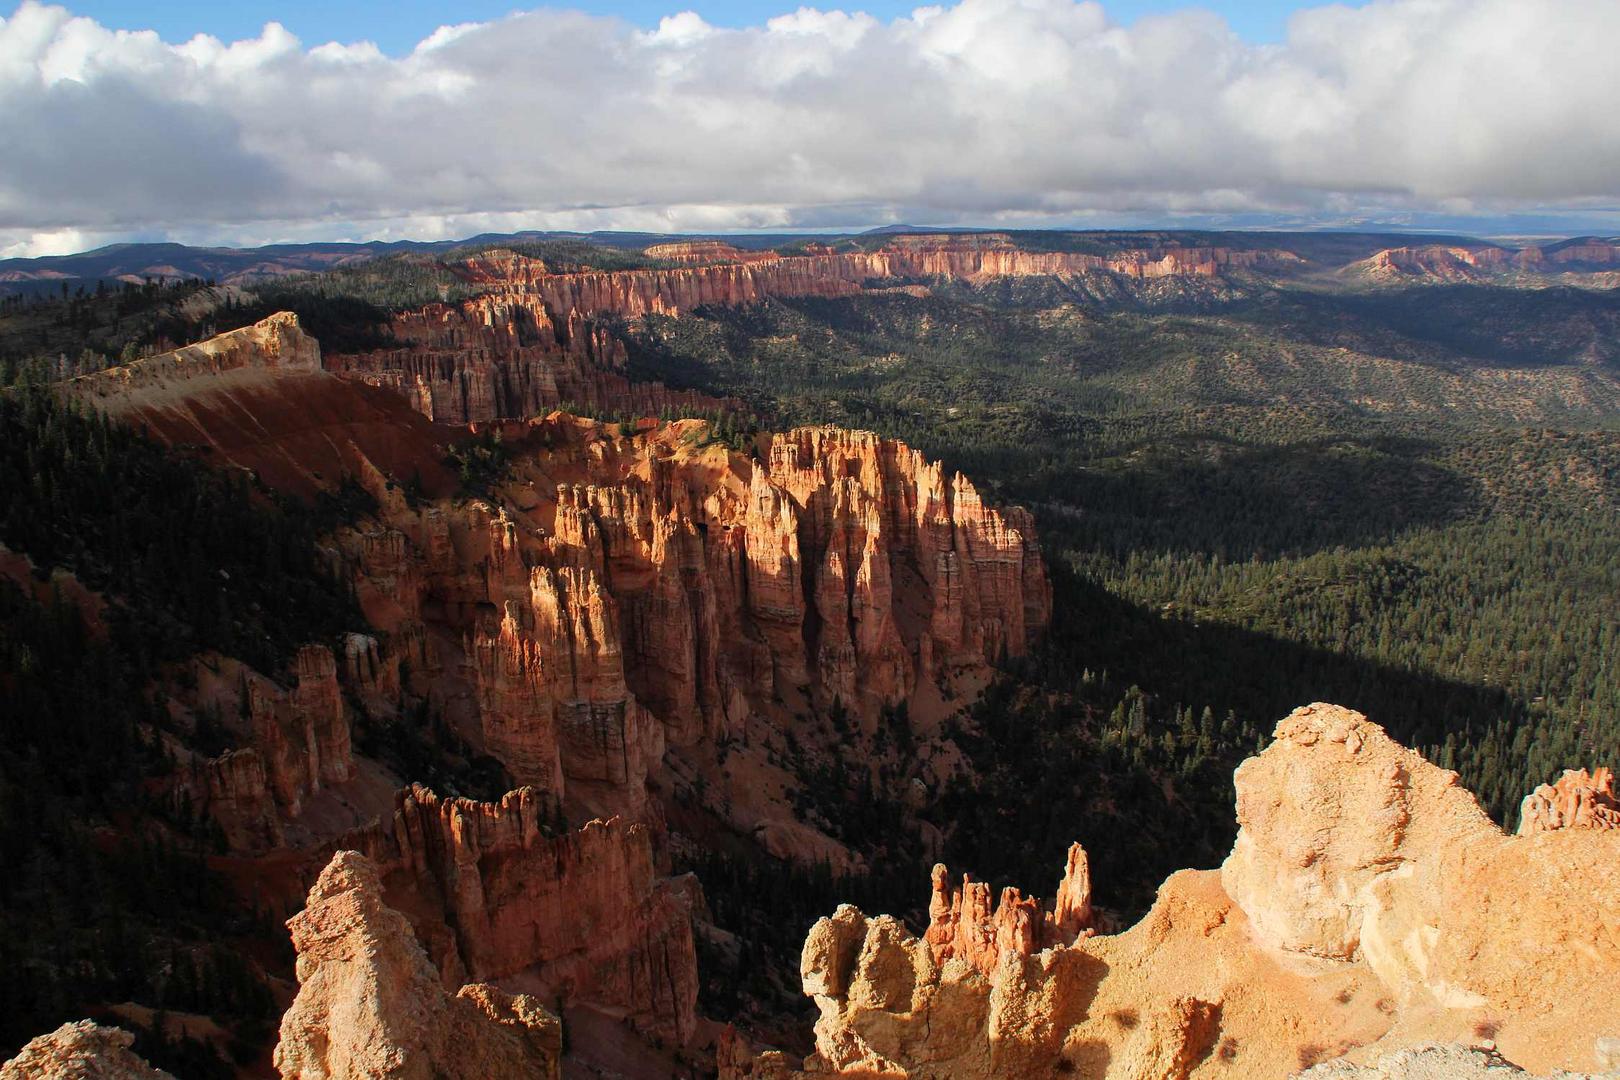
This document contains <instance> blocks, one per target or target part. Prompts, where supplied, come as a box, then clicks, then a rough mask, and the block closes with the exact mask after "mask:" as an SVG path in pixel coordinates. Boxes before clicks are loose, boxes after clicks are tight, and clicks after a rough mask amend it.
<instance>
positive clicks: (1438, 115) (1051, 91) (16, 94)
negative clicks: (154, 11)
mask: <svg viewBox="0 0 1620 1080" xmlns="http://www.w3.org/2000/svg"><path fill="white" fill-rule="evenodd" d="M1615 41H1620V4H1617V3H1612V2H1607V0H1605V2H1602V3H1599V2H1594V0H1384V2H1374V3H1370V4H1367V5H1365V6H1363V7H1359V8H1349V7H1344V6H1339V5H1333V6H1326V7H1320V8H1312V9H1307V10H1303V11H1301V12H1299V13H1298V14H1296V15H1295V17H1294V18H1293V20H1292V22H1291V23H1290V27H1289V32H1288V36H1287V39H1286V41H1285V42H1283V43H1281V44H1276V45H1254V44H1250V43H1247V42H1245V41H1243V40H1242V39H1240V38H1239V37H1237V36H1236V35H1235V34H1234V33H1233V32H1232V31H1231V30H1230V28H1229V27H1228V26H1227V25H1226V23H1225V22H1224V21H1223V20H1222V19H1220V18H1219V17H1218V16H1215V15H1213V14H1210V13H1208V12H1204V11H1199V10H1196V9H1189V10H1186V11H1182V12H1179V13H1175V14H1170V15H1164V16H1158V17H1152V18H1144V19H1141V20H1139V21H1137V22H1135V23H1134V24H1132V25H1131V26H1129V27H1124V26H1121V25H1119V24H1117V23H1116V22H1114V21H1113V20H1111V19H1110V17H1109V13H1108V11H1107V9H1106V7H1105V6H1104V5H1102V4H1098V3H1094V2H1083V3H1075V2H1072V0H960V2H958V3H956V4H954V5H950V6H934V7H920V8H918V9H917V10H916V11H914V12H913V13H912V14H911V15H910V16H909V17H906V18H900V19H896V20H893V21H891V22H881V21H878V20H876V19H873V18H871V17H869V16H866V15H863V14H858V13H855V14H851V13H846V12H843V11H822V10H816V9H812V8H802V9H800V10H798V11H796V12H793V13H791V14H785V15H781V16H778V17H776V18H773V19H770V20H769V21H768V22H766V23H764V24H763V25H760V26H756V27H751V28H744V29H725V28H719V27H715V26H711V25H709V24H707V23H705V22H704V21H703V20H702V19H701V18H699V17H698V16H697V15H694V14H692V13H690V12H685V13H678V12H672V13H671V15H670V16H669V17H667V18H665V19H664V20H663V21H662V22H661V23H660V24H659V25H658V27H657V28H656V29H653V30H642V29H640V28H637V27H635V26H632V25H631V24H629V23H626V22H622V21H619V20H615V19H605V18H596V17H591V16H586V15H583V14H580V13H577V12H570V11H563V10H549V9H547V10H537V11H533V12H528V13H521V14H515V15H512V16H509V17H507V18H504V19H501V20H498V21H495V22H491V23H475V24H463V25H459V26H455V27H445V28H442V29H440V30H439V31H437V32H435V33H434V34H433V35H431V36H430V37H429V38H427V39H426V40H424V41H423V42H422V43H421V44H420V45H418V46H417V47H416V48H415V49H414V50H413V51H411V52H410V53H409V54H407V55H404V56H401V57H397V58H391V57H388V56H385V55H383V54H382V53H381V52H380V51H378V50H377V49H376V48H375V47H374V46H372V45H370V44H368V43H358V44H351V45H343V44H337V43H330V44H320V45H317V46H314V47H310V46H307V45H306V44H304V43H301V42H299V41H298V40H297V39H296V38H295V37H293V35H291V34H290V33H289V32H288V31H287V30H285V29H284V28H282V27H281V26H279V25H277V24H274V23H272V24H270V25H267V26H266V27H265V28H264V30H263V32H262V33H261V34H260V35H259V36H258V37H257V38H253V39H250V40H246V41H237V42H231V43H226V42H221V41H218V40H215V39H213V38H210V37H207V36H199V37H196V38H194V39H192V40H191V41H187V42H183V43H179V44H175V43H169V42H164V41H162V40H161V39H160V38H159V37H158V36H157V35H155V34H152V33H146V32H140V33H131V32H124V31H115V30H110V29H107V28H105V27H103V26H100V25H98V24H97V23H95V22H94V21H92V20H90V19H86V18H78V17H74V16H73V15H72V13H71V12H70V11H68V10H67V9H64V8H61V7H52V6H43V5H40V4H38V3H35V2H33V0H29V2H26V3H24V4H22V6H21V7H19V8H18V9H17V11H16V12H15V13H14V14H13V15H12V16H11V17H10V18H8V19H4V20H0V146H3V147H4V153H3V154H0V250H5V249H11V250H19V251H20V250H30V251H32V250H37V249H39V248H40V246H41V245H49V244H50V243H52V240H51V239H50V238H51V237H75V238H80V239H82V238H85V237H93V236H118V235H130V234H142V235H155V234H163V235H169V236H174V237H177V238H185V239H190V240H193V241H196V240H208V239H211V238H229V239H232V240H237V241H241V240H269V239H296V238H300V237H314V236H321V237H327V238H330V237H332V236H334V235H349V236H382V237H389V236H401V235H413V236H424V237H426V236H433V235H439V234H442V235H457V234H465V233H467V232H472V231H478V229H479V228H483V227H489V228H524V227H529V228H535V227H540V228H609V227H611V228H630V229H649V230H660V231H674V230H719V229H730V228H766V227H809V226H817V225H820V226H848V225H857V224H871V223H881V222H884V221H893V220H902V219H905V220H914V219H921V220H925V221H929V222H934V223H946V222H952V221H974V222H991V221H999V222H1010V223H1019V222H1035V221H1042V220H1054V219H1074V218H1083V217H1084V216H1085V215H1096V214H1099V213H1101V214H1109V213H1112V214H1124V213H1148V214H1163V215H1169V214H1243V213H1278V214H1288V215H1299V216H1304V217H1311V216H1313V215H1314V216H1319V217H1322V216H1338V215H1357V214H1375V215H1377V214H1383V215H1389V214H1397V213H1402V212H1412V211H1434V212H1445V213H1449V214H1467V213H1470V212H1482V211H1491V212H1501V211H1513V210H1537V211H1546V210H1549V209H1551V210H1560V209H1564V210H1581V209H1589V210H1590V209H1601V208H1607V207H1612V206H1614V205H1616V204H1620V109H1617V108H1616V107H1615V102H1616V101H1620V65H1617V64H1615V63H1614V62H1613V59H1612V55H1611V51H1612V47H1613V43H1614V42H1615Z"/></svg>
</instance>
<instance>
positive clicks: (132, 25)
mask: <svg viewBox="0 0 1620 1080" xmlns="http://www.w3.org/2000/svg"><path fill="white" fill-rule="evenodd" d="M927 2H938V0H927ZM68 6H69V7H70V8H71V9H72V10H73V12H74V13H75V14H79V15H88V16H90V17H91V18H93V19H95V20H96V21H98V22H100V23H102V24H103V25H105V26H109V27H115V28H118V29H123V30H136V29H139V30H156V31H157V32H158V33H160V34H161V35H162V36H163V38H164V39H165V40H167V41H171V42H179V41H184V40H185V39H187V38H190V37H191V36H192V35H194V34H197V33H199V32H201V33H208V34H212V35H214V36H215V37H217V38H221V39H223V40H226V41H230V40H236V39H241V38H246V37H253V36H255V35H257V34H258V32H259V30H260V28H261V27H263V26H264V24H265V23H267V22H270V21H276V22H279V23H281V24H282V25H283V26H285V27H287V29H289V30H291V31H292V32H293V33H294V34H296V35H298V37H299V38H300V39H302V40H303V42H304V43H305V44H306V45H316V44H321V43H323V42H326V41H340V42H344V43H349V42H354V41H362V40H364V41H372V42H375V43H376V44H377V45H378V46H380V47H381V48H382V50H383V51H384V52H386V53H389V54H390V55H396V56H397V55H399V54H400V53H403V52H407V51H409V50H410V49H411V48H412V47H413V46H414V45H415V44H416V43H417V42H418V41H420V40H422V39H423V38H424V37H426V36H427V35H428V34H431V33H432V32H433V31H434V30H435V29H437V28H438V27H440V26H442V25H445V24H449V23H462V22H476V21H483V20H487V19H494V18H499V17H500V16H502V15H505V14H507V13H509V12H511V11H514V10H528V9H530V8H535V7H541V6H543V5H541V4H525V3H510V2H505V0H462V2H460V3H453V4H451V3H443V2H434V0H364V2H348V3H321V2H319V0H275V2H271V3H265V2H261V0H233V2H225V3H222V2H220V0H167V2H163V3H153V2H152V0H70V2H69V3H68ZM544 6H552V7H564V8H575V9H578V10H582V11H586V12H589V13H591V14H593V15H618V16H621V17H623V18H625V19H628V20H630V21H631V22H635V23H639V24H642V25H646V26H652V25H655V24H656V23H657V22H658V20H659V19H660V18H661V17H663V16H665V15H672V14H674V13H676V12H678V11H684V10H691V11H696V12H697V13H698V14H699V15H701V16H703V18H704V19H705V20H706V21H708V22H710V23H712V24H714V25H716V26H747V25H753V24H757V23H761V22H764V21H765V20H766V19H769V18H771V17H772V16H774V15H780V14H782V13H784V12H787V11H792V10H794V9H796V8H797V7H799V6H801V5H800V4H797V3H794V2H793V0H781V2H780V3H775V4H772V3H747V2H742V0H686V2H683V0H581V2H578V3H559V4H553V5H544ZM803 6H809V7H820V8H823V9H826V10H833V9H838V8H842V9H843V10H846V11H865V12H867V13H868V14H870V15H874V16H876V17H878V18H883V19H888V18H893V17H895V16H897V15H904V14H908V13H909V12H910V11H911V10H912V9H913V8H915V7H920V6H923V0H918V2H907V0H870V2H857V3H837V2H830V0H829V2H821V3H810V4H805V5H803ZM1195 6H1196V7H1200V8H1204V9H1206V10H1210V11H1215V12H1218V13H1220V14H1221V15H1222V16H1223V17H1225V19H1226V21H1227V22H1228V23H1230V24H1231V26H1232V28H1233V29H1234V30H1236V31H1237V32H1238V33H1239V34H1241V35H1242V36H1243V37H1244V38H1245V39H1246V40H1248V41H1251V42H1257V43H1259V42H1272V41H1281V40H1282V39H1283V37H1284V35H1285V33H1286V30H1287V25H1288V16H1289V15H1290V14H1291V13H1292V12H1294V11H1295V10H1296V9H1298V8H1301V7H1305V6H1306V5H1305V4H1303V3H1300V2H1298V0H1204V2H1201V3H1197V4H1191V3H1187V2H1186V0H1107V2H1106V3H1105V4H1104V7H1105V8H1106V9H1107V10H1108V13H1109V15H1110V16H1112V17H1113V18H1114V19H1115V20H1117V21H1119V22H1122V23H1127V24H1128V23H1130V22H1133V21H1134V20H1135V19H1137V18H1139V17H1140V16H1142V15H1150V14H1157V13H1162V12H1168V11H1176V10H1178V9H1182V8H1187V7H1195Z"/></svg>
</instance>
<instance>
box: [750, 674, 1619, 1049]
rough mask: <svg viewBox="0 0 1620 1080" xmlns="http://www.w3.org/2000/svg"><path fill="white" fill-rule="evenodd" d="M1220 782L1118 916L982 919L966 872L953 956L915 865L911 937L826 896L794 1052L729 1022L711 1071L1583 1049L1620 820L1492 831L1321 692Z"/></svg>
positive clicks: (1447, 781) (1602, 1014)
mask: <svg viewBox="0 0 1620 1080" xmlns="http://www.w3.org/2000/svg"><path fill="white" fill-rule="evenodd" d="M1236 786H1237V792H1238V819H1239V823H1240V826H1241V828H1240V831H1239V834H1238V839H1237V842H1236V845H1235V846H1234V849H1233V852H1232V855H1231V856H1230V858H1228V859H1227V861H1226V863H1225V864H1224V865H1223V867H1222V868H1221V870H1220V871H1219V872H1218V873H1217V872H1213V871H1202V872H1199V871H1183V872H1181V873H1178V874H1175V875H1173V876H1172V877H1170V878H1169V879H1168V880H1167V881H1166V882H1165V884H1164V885H1163V887H1162V888H1161V889H1160V891H1159V897H1158V900H1157V902H1156V903H1155V904H1154V906H1153V908H1152V910H1151V911H1150V912H1149V913H1148V914H1147V916H1145V917H1144V918H1143V920H1142V921H1141V922H1140V923H1138V924H1137V925H1136V926H1135V927H1132V928H1131V929H1130V930H1127V931H1125V932H1123V933H1120V934H1116V935H1094V936H1086V935H1082V936H1079V937H1077V938H1076V939H1075V940H1074V941H1073V943H1072V944H1068V945H1065V944H1063V943H1062V940H1061V938H1059V939H1058V941H1057V942H1056V943H1055V944H1053V945H1051V946H1050V947H1044V948H1043V947H1040V942H1039V941H1038V939H1036V940H1032V939H1035V938H1036V935H1035V934H1034V933H1032V932H1031V930H1030V929H1029V928H1032V927H1033V926H1034V925H1036V923H1035V918H1034V913H1035V911H1036V910H1039V909H1035V908H1033V907H1032V906H1031V905H1029V904H1028V903H1027V902H1025V901H1023V900H1022V898H1021V897H1019V896H1016V895H1014V896H1011V897H1009V898H1007V902H1004V903H1003V904H1002V906H1001V909H1000V910H999V911H998V912H996V913H991V914H990V915H989V916H988V918H986V917H985V915H984V912H983V911H982V910H980V909H983V908H987V907H988V894H986V895H985V896H984V897H983V898H976V899H975V900H974V901H973V903H972V904H969V903H968V902H967V901H966V900H961V901H960V902H959V900H958V895H965V894H966V892H967V890H966V889H964V890H963V893H962V894H957V895H951V898H950V901H949V904H948V907H949V908H950V911H951V914H952V916H953V917H954V918H957V919H959V918H960V917H959V916H956V915H955V913H956V912H957V911H958V910H959V909H960V910H967V909H969V908H972V909H974V910H975V911H977V912H978V913H977V914H976V915H975V916H974V918H972V919H971V920H968V922H970V924H971V925H972V926H973V927H974V928H975V931H974V935H970V940H972V941H974V942H975V943H976V946H977V947H976V948H966V949H961V950H958V949H957V948H956V947H955V943H956V942H957V941H958V940H960V939H961V937H962V935H961V933H960V932H959V931H958V930H957V929H956V926H955V925H952V924H951V921H950V920H947V919H945V918H942V917H939V916H940V915H941V914H942V913H943V911H944V909H945V908H946V907H947V905H946V904H945V903H944V902H943V901H942V899H941V897H942V895H946V894H944V893H943V890H942V889H941V888H940V886H939V884H938V883H937V882H936V897H935V905H934V906H935V909H936V919H935V923H934V926H933V927H931V929H930V933H929V935H927V936H925V937H924V938H922V939H919V938H916V937H914V936H912V935H911V934H910V933H909V932H908V931H907V930H906V929H905V927H904V926H903V925H901V924H900V923H899V922H897V921H896V920H894V919H891V918H889V917H887V916H879V917H876V918H868V917H867V916H865V915H863V914H862V913H861V912H859V911H858V910H856V909H854V908H852V907H849V906H845V907H842V908H840V909H839V910H838V912H837V914H835V915H833V916H832V917H830V918H827V919H823V920H822V921H821V922H819V923H818V924H817V925H816V926H815V928H814V929H813V930H812V931H811V933H810V936H809V938H808V940H807V941H806V944H805V949H804V956H803V965H802V973H803V980H804V989H805V993H806V994H807V995H809V996H811V997H812V998H813V999H814V1000H815V1002H816V1005H817V1008H818V1010H819V1012H820V1019H819V1020H818V1022H817V1024H816V1049H817V1052H816V1054H815V1056H813V1057H812V1058H810V1059H809V1060H808V1061H806V1062H805V1063H804V1064H803V1066H802V1067H799V1066H797V1065H793V1064H791V1063H789V1062H788V1061H787V1060H786V1059H785V1058H783V1057H782V1056H781V1055H779V1054H774V1055H773V1054H766V1055H762V1056H758V1057H751V1056H749V1055H747V1054H745V1053H741V1052H739V1051H738V1049H737V1046H736V1044H735V1041H733V1043H732V1045H730V1046H729V1047H728V1048H727V1054H726V1055H725V1057H724V1059H725V1060H726V1062H727V1064H726V1075H730V1076H758V1077H768V1076H776V1077H788V1076H801V1075H802V1076H825V1075H847V1076H857V1075H858V1076H885V1077H911V1078H919V1080H920V1078H941V1080H943V1078H945V1077H952V1078H963V1077H992V1076H993V1077H998V1078H1016V1077H1035V1076H1041V1077H1047V1076H1051V1075H1054V1074H1055V1073H1068V1072H1073V1073H1075V1074H1076V1075H1084V1076H1099V1077H1102V1076H1106V1077H1133V1078H1134V1077H1204V1076H1229V1075H1243V1076H1248V1077H1284V1076H1289V1075H1291V1074H1293V1073H1294V1072H1296V1071H1298V1070H1299V1069H1301V1068H1304V1067H1306V1066H1309V1065H1312V1064H1313V1063H1315V1062H1318V1061H1323V1060H1325V1059H1327V1058H1332V1057H1337V1056H1340V1055H1349V1058H1348V1060H1347V1062H1346V1064H1345V1066H1344V1067H1343V1068H1344V1069H1349V1068H1350V1067H1351V1066H1354V1065H1356V1064H1357V1063H1358V1062H1366V1061H1373V1060H1376V1059H1377V1058H1378V1057H1379V1056H1380V1055H1387V1054H1390V1053H1393V1052H1395V1051H1398V1050H1401V1049H1403V1048H1406V1047H1411V1046H1414V1045H1416V1044H1419V1043H1422V1042H1425V1041H1432V1040H1436V1039H1438V1040H1440V1041H1450V1040H1455V1039H1457V1038H1459V1037H1461V1036H1465V1035H1467V1034H1469V1033H1471V1032H1478V1031H1487V1030H1488V1031H1489V1032H1490V1033H1491V1034H1492V1037H1493V1038H1494V1040H1495V1043H1496V1045H1497V1046H1499V1047H1500V1050H1501V1052H1502V1053H1503V1054H1504V1055H1506V1056H1507V1057H1508V1058H1509V1059H1511V1060H1513V1061H1515V1062H1519V1063H1521V1064H1522V1065H1523V1066H1525V1067H1526V1068H1529V1069H1531V1070H1534V1071H1549V1070H1552V1069H1556V1068H1576V1069H1589V1068H1592V1067H1594V1066H1597V1065H1599V1064H1600V1063H1599V1054H1598V1051H1597V1050H1594V1049H1593V1048H1595V1047H1603V1046H1606V1045H1608V1044H1609V1040H1610V1039H1611V1038H1612V1036H1613V1035H1614V1034H1615V1031H1614V1030H1613V1029H1614V1028H1616V1027H1617V1026H1620V1014H1616V1012H1615V1010H1614V1009H1613V1008H1610V1007H1609V1006H1608V1004H1607V1003H1609V1002H1610V1001H1611V1000H1612V997H1613V995H1612V992H1611V987H1612V986H1613V984H1614V981H1615V979H1616V978H1617V977H1620V877H1617V875H1616V873H1615V869H1614V868H1615V867H1616V866H1617V865H1620V862H1617V859H1620V836H1617V835H1616V834H1615V833H1614V832H1612V831H1602V830H1584V829H1561V830H1556V831H1551V832H1539V833H1535V834H1533V835H1527V836H1519V837H1510V836H1507V835H1504V834H1503V833H1502V832H1501V830H1500V829H1498V828H1497V827H1496V826H1495V825H1493V824H1492V823H1491V822H1490V821H1489V819H1488V818H1486V817H1485V815H1484V813H1483V812H1481V811H1480V809H1479V807H1478V804H1477V803H1476V802H1475V801H1474V799H1473V797H1472V796H1470V795H1469V794H1468V793H1467V792H1466V791H1464V790H1463V789H1462V788H1461V787H1460V786H1458V784H1457V777H1456V774H1455V773H1451V772H1448V771H1445V770H1442V769H1439V768H1436V767H1435V766H1433V765H1430V764H1429V763H1428V762H1426V761H1424V760H1423V758H1422V757H1421V756H1420V755H1418V754H1416V753H1413V752H1411V751H1408V750H1404V749H1402V748H1401V747H1400V746H1399V745H1397V744H1396V743H1394V742H1393V741H1392V740H1390V739H1389V737H1388V736H1387V735H1385V733H1384V732H1383V730H1382V729H1381V728H1379V727H1378V726H1377V725H1375V724H1373V723H1371V722H1370V721H1368V720H1367V719H1366V717H1364V716H1362V715H1360V714H1359V713H1355V712H1351V711H1350V710H1347V709H1341V708H1337V707H1335V706H1330V705H1313V706H1309V707H1307V708H1303V709H1299V710H1296V711H1295V712H1294V713H1293V714H1292V715H1290V716H1289V717H1288V718H1287V719H1285V720H1284V721H1283V722H1282V723H1281V724H1279V725H1278V728H1277V731H1276V739H1275V741H1274V742H1273V743H1272V745H1271V746H1270V747H1269V748H1268V749H1267V750H1266V751H1265V752H1264V753H1262V754H1260V755H1259V756H1258V757H1255V758H1251V759H1250V760H1249V761H1247V762H1245V763H1244V765H1243V766H1242V767H1241V768H1240V769H1239V770H1238V771H1237V774H1236ZM981 899H982V902H981ZM1061 907H1062V905H1055V908H1061ZM1055 914H1056V911H1054V916H1055ZM1055 921H1056V919H1055V917H1054V922H1055ZM958 925H959V924H958ZM987 926H988V927H990V928H992V929H994V931H995V934H996V936H995V938H994V948H991V942H990V940H989V939H988V938H987V936H986V927H987ZM1009 926H1010V927H1011V928H1012V933H1010V934H1008V935H1003V934H1002V931H1003V929H1004V928H1007V927H1009ZM946 927H948V928H949V929H950V933H949V935H945V934H941V933H939V932H938V931H939V929H940V928H946ZM947 937H948V940H949V941H950V942H951V943H952V947H951V948H949V949H946V948H942V945H944V944H945V942H944V940H942V939H945V938H947ZM1004 937H1005V940H1004ZM1571 1002H1583V1003H1591V1005H1592V1007H1580V1008H1571V1007H1570V1003H1571ZM1598 1003H1603V1004H1598ZM1336 1067H1337V1066H1336ZM1605 1067H1607V1065H1605ZM1379 1068H1388V1066H1386V1064H1385V1063H1382V1062H1381V1063H1380V1064H1378V1065H1377V1066H1375V1070H1376V1069H1379ZM1327 1075H1361V1074H1360V1073H1354V1072H1344V1071H1342V1070H1341V1072H1338V1073H1334V1072H1329V1073H1327ZM1368 1075H1384V1074H1383V1073H1380V1072H1377V1071H1374V1072H1372V1073H1370V1074H1368ZM1390 1075H1412V1076H1421V1075H1440V1074H1436V1073H1433V1072H1428V1073H1424V1072H1421V1071H1407V1072H1401V1071H1398V1070H1397V1071H1394V1072H1391V1073H1390ZM1447 1075H1449V1074H1447Z"/></svg>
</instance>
